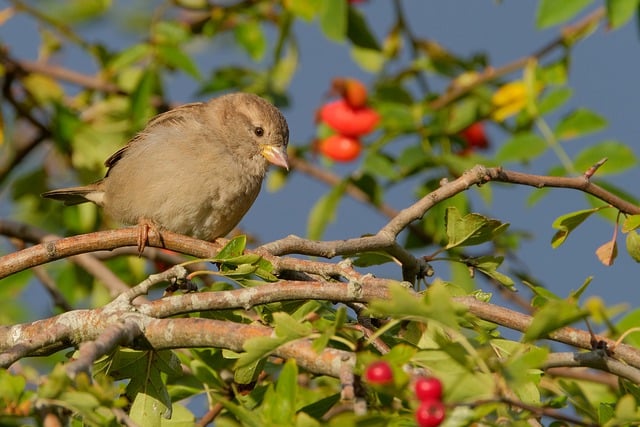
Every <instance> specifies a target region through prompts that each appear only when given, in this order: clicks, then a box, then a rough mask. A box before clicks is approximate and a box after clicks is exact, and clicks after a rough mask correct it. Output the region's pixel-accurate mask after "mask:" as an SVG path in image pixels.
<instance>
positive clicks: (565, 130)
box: [555, 108, 607, 139]
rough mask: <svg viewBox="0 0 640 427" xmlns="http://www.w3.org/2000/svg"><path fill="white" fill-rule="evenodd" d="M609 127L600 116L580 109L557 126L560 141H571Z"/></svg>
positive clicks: (556, 132)
mask: <svg viewBox="0 0 640 427" xmlns="http://www.w3.org/2000/svg"><path fill="white" fill-rule="evenodd" d="M606 126H607V121H606V120H605V119H604V118H603V117H602V116H600V115H598V114H596V113H594V112H593V111H591V110H588V109H586V108H578V109H576V110H575V111H573V112H571V113H569V114H568V115H566V116H565V117H564V118H563V119H562V120H561V121H560V123H558V125H557V126H556V131H555V134H556V137H557V138H558V139H571V138H577V137H580V136H584V135H587V134H589V133H593V132H596V131H599V130H601V129H603V128H605V127H606Z"/></svg>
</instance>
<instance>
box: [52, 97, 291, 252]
mask: <svg viewBox="0 0 640 427" xmlns="http://www.w3.org/2000/svg"><path fill="white" fill-rule="evenodd" d="M288 143H289V126H288V124H287V121H286V119H285V117H284V115H283V114H282V112H281V111H280V110H279V109H278V108H277V107H275V106H274V105H273V104H272V103H270V102H269V101H267V100H266V99H264V98H262V97H260V96H258V95H255V94H250V93H244V92H236V93H229V94H225V95H222V96H219V97H215V98H212V99H210V100H209V101H207V102H198V103H190V104H185V105H182V106H179V107H176V108H174V109H172V110H169V111H166V112H164V113H161V114H159V115H157V116H155V117H154V118H152V119H151V120H149V122H148V123H147V124H146V126H145V127H144V128H143V129H142V130H141V131H140V132H139V133H137V134H136V135H135V136H134V137H133V138H132V139H131V140H130V141H129V142H128V143H127V144H126V145H125V146H124V147H123V148H121V149H119V150H118V151H116V152H115V153H114V154H112V155H111V156H110V157H109V158H108V159H107V160H106V161H105V163H104V164H105V166H106V167H107V172H106V174H105V176H104V178H102V179H100V180H98V181H96V182H94V183H92V184H89V185H84V186H79V187H69V188H62V189H57V190H51V191H47V192H45V193H42V197H45V198H49V199H55V200H61V201H63V202H64V204H65V205H67V206H70V205H77V204H80V203H85V202H92V203H94V204H96V205H98V206H100V207H102V208H103V210H104V212H105V213H106V214H107V215H108V216H109V217H111V218H112V219H114V220H116V221H118V222H121V223H123V224H126V225H136V224H137V225H138V242H137V243H138V252H139V254H141V253H142V251H143V250H144V247H145V245H146V243H147V239H148V233H149V230H150V229H153V230H154V231H158V232H161V231H162V230H168V231H172V232H175V233H179V234H183V235H187V236H191V237H195V238H198V239H202V240H207V241H213V240H215V239H216V238H218V237H223V236H225V235H227V234H228V233H229V232H230V231H231V230H232V229H233V228H234V227H235V226H236V225H237V224H238V223H239V222H240V220H241V219H242V217H244V215H245V214H246V213H247V211H248V210H249V208H250V207H251V205H252V204H253V202H254V201H255V199H256V198H257V197H258V194H259V192H260V189H261V187H262V181H263V179H264V177H265V175H266V173H267V170H268V167H269V165H270V164H273V165H276V166H279V167H282V168H285V169H287V170H288V169H289V161H288V157H287V146H288Z"/></svg>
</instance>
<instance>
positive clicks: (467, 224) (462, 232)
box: [445, 207, 509, 249]
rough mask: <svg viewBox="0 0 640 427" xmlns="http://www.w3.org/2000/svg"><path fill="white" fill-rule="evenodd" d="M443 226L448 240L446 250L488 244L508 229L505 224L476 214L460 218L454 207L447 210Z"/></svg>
mask: <svg viewBox="0 0 640 427" xmlns="http://www.w3.org/2000/svg"><path fill="white" fill-rule="evenodd" d="M445 224H446V230H447V237H448V239H449V243H448V244H447V246H446V249H451V248H455V247H457V246H473V245H479V244H481V243H485V242H489V241H491V240H493V239H495V238H496V236H497V235H499V234H500V233H502V232H504V231H505V230H506V229H507V228H508V227H509V224H507V223H502V222H500V221H498V220H497V219H490V218H487V217H486V216H483V215H480V214H477V213H470V214H467V215H465V216H464V217H462V216H460V212H459V211H458V209H457V208H455V207H448V208H447V210H446V212H445Z"/></svg>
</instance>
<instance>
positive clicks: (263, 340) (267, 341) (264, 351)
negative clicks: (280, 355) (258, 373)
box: [235, 337, 286, 369]
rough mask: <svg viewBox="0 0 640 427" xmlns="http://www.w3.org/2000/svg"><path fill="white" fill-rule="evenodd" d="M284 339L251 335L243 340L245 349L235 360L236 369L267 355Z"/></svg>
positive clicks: (249, 364)
mask: <svg viewBox="0 0 640 427" xmlns="http://www.w3.org/2000/svg"><path fill="white" fill-rule="evenodd" d="M284 342H286V339H283V338H280V337H253V338H249V339H248V340H246V341H245V342H244V345H243V346H242V347H243V348H244V350H245V352H244V353H242V354H241V355H240V357H239V358H238V360H237V361H236V366H235V367H236V369H237V368H242V367H247V366H251V365H253V364H255V363H256V362H257V361H259V360H261V359H264V358H265V357H267V356H269V355H270V354H271V353H272V352H273V351H274V350H275V349H277V348H278V347H280V346H281V345H282V344H283V343H284Z"/></svg>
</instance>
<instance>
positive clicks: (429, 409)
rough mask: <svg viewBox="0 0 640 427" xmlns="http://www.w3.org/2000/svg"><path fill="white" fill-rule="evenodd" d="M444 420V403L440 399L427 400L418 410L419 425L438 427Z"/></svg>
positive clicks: (421, 426) (417, 420)
mask: <svg viewBox="0 0 640 427" xmlns="http://www.w3.org/2000/svg"><path fill="white" fill-rule="evenodd" d="M442 420H444V405H443V404H442V402H441V401H440V400H438V399H430V400H425V401H423V402H421V403H420V406H418V409H417V410H416V422H417V423H418V426H419V427H437V426H439V425H440V423H442Z"/></svg>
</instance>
